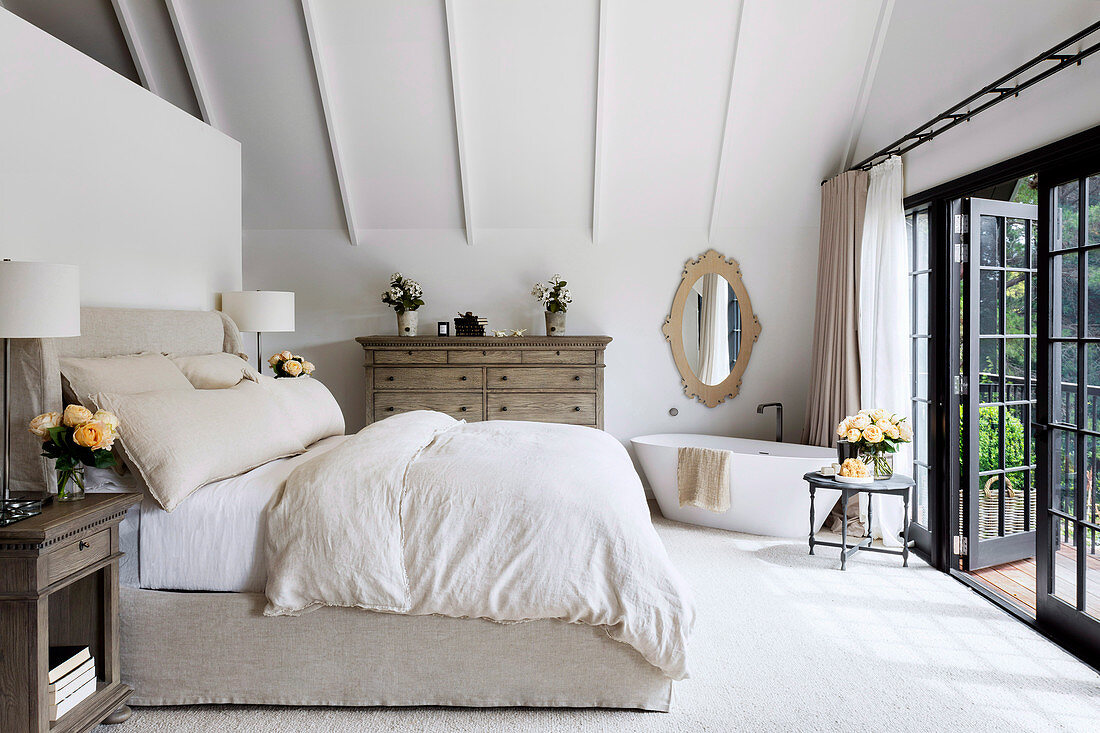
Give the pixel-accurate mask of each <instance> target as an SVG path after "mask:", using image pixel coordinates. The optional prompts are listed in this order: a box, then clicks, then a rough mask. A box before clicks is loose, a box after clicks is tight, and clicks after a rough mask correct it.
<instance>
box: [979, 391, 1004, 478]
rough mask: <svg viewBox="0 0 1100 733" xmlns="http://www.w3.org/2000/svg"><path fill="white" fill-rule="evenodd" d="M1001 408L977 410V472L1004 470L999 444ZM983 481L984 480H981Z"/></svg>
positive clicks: (988, 407) (990, 407) (1000, 444)
mask: <svg viewBox="0 0 1100 733" xmlns="http://www.w3.org/2000/svg"><path fill="white" fill-rule="evenodd" d="M1003 412H1004V408H1003V407H993V406H986V407H980V408H978V471H999V470H1001V469H1002V468H1004V465H1003V464H1002V463H1001V460H1002V451H1001V447H1002V443H1001V417H1002V414H1003ZM981 481H983V482H984V481H985V479H984V478H983V479H981Z"/></svg>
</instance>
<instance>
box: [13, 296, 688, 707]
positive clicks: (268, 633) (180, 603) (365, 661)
mask: <svg viewBox="0 0 1100 733" xmlns="http://www.w3.org/2000/svg"><path fill="white" fill-rule="evenodd" d="M82 334H83V335H81V336H80V337H77V338H73V339H57V340H46V341H24V342H19V344H18V345H17V348H16V349H15V351H14V354H13V376H14V377H15V380H16V387H15V389H14V390H13V391H15V392H17V393H18V394H19V395H20V398H19V399H17V401H16V404H15V406H14V413H15V414H14V422H15V424H19V423H20V422H22V421H23V420H29V419H30V417H32V416H33V415H35V414H37V413H39V412H43V411H45V410H47V409H57V406H58V405H59V404H60V402H61V383H60V376H59V371H58V359H59V358H61V357H64V356H94V357H101V356H112V355H121V354H136V353H139V352H174V353H182V354H189V353H190V354H205V353H210V352H215V351H224V352H227V353H237V352H239V351H240V349H241V346H240V334H239V332H238V331H237V328H236V326H235V325H234V324H233V323H232V322H231V321H229V320H228V319H227V318H225V317H224V316H223V315H222V314H220V313H216V312H190V311H147V310H130V309H95V308H92V309H84V311H83V313H82ZM342 440H343V438H331V439H328V440H327V441H322V442H321V443H318V444H315V445H313V446H310V448H309V450H308V451H307V453H306V454H304V455H301V456H297V457H293V458H286V459H281V460H279V461H273V462H271V463H268V464H265V465H264V466H262V467H260V468H258V469H254V470H253V471H251V472H249V473H248V474H245V475H243V476H239V477H235V478H232V479H228V480H226V481H222V482H215V483H212V484H209V485H206V486H204V487H202V488H201V489H199V490H198V491H196V492H195V493H194V495H193V496H192V497H190V498H189V499H188V500H187V502H185V503H184V504H182V505H181V506H180V507H179V508H177V509H176V511H174V512H173V513H171V514H168V513H165V512H163V511H161V510H160V509H159V508H157V507H156V506H154V505H152V504H151V500H150V499H149V498H148V497H147V498H146V499H145V500H143V503H142V505H141V506H140V507H135V508H134V510H132V513H131V515H129V516H128V517H127V520H126V522H125V525H124V540H123V541H124V547H123V549H124V550H125V551H127V552H128V554H127V557H126V559H125V562H124V567H123V573H122V575H123V587H122V588H121V590H120V609H121V610H120V631H121V653H122V660H121V662H122V670H123V679H124V680H125V681H126V682H127V683H128V684H130V685H131V686H132V687H133V688H134V690H135V693H134V695H133V698H132V701H131V702H132V704H135V705H183V704H199V703H241V704H272V705H455V706H554V707H609V708H635V709H642V710H656V711H667V710H668V709H669V706H670V701H671V695H672V680H671V679H670V677H669V676H668V675H666V674H665V673H664V672H662V670H660V669H658V668H657V667H655V666H653V665H652V664H650V663H649V662H647V661H646V659H645V658H643V656H642V655H641V654H640V653H639V652H638V651H636V650H635V649H634V648H633V647H631V646H629V645H628V644H625V643H621V642H619V641H616V640H614V639H612V638H611V637H610V636H609V635H608V633H606V632H605V630H603V629H601V628H599V627H596V626H590V625H585V624H580V623H565V622H563V621H558V620H534V621H528V622H525V623H508V624H502V623H494V622H492V621H487V620H483V619H478V618H451V617H446V616H439V615H401V614H395V613H378V612H373V611H365V610H361V609H356V608H330V607H324V608H319V609H317V610H314V611H312V612H310V613H306V614H304V615H300V616H265V615H264V613H263V611H264V607H265V602H266V599H265V595H264V593H263V580H264V578H263V572H262V568H261V566H262V554H263V553H262V551H261V542H260V537H261V535H262V531H263V529H262V523H263V521H264V516H265V512H266V508H267V506H268V503H269V502H270V498H271V496H272V495H273V493H274V491H275V490H276V488H277V485H278V483H279V481H280V480H282V479H283V478H285V476H286V475H287V474H288V473H289V472H290V471H291V470H293V468H294V467H295V466H296V465H300V464H301V463H302V462H303V461H305V460H308V459H309V458H311V457H313V456H315V455H317V453H318V452H324V451H327V450H332V449H334V448H335V447H337V446H339V444H340V443H341V441H342ZM21 446H22V443H21V442H19V441H17V445H16V449H17V455H16V459H17V460H16V461H15V462H14V463H15V465H16V466H19V467H20V471H21V473H18V474H13V481H14V482H15V484H16V486H17V488H31V487H33V486H41V484H42V483H43V482H46V483H47V484H52V483H53V476H52V472H51V471H50V470H49V467H48V466H45V465H44V462H43V461H40V460H35V459H34V455H33V454H26V448H25V447H23V450H24V453H25V454H24V455H19V454H18V450H19V449H20V448H21ZM108 483H109V482H108ZM103 488H104V489H105V490H111V487H110V486H104V487H103ZM200 530H201V531H200ZM198 537H202V540H201V541H199V540H197V539H196V538H198Z"/></svg>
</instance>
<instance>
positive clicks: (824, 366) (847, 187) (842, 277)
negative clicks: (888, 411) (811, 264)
mask: <svg viewBox="0 0 1100 733" xmlns="http://www.w3.org/2000/svg"><path fill="white" fill-rule="evenodd" d="M866 208H867V173H866V172H865V171H848V172H846V173H842V174H840V175H839V176H837V177H835V178H832V179H830V180H828V181H826V182H825V183H824V184H822V186H821V244H820V254H819V256H818V264H817V308H816V316H815V319H814V343H813V352H812V355H811V360H810V396H809V400H808V404H807V406H806V425H805V427H804V428H803V430H802V442H803V443H807V444H809V445H823V446H833V445H836V425H837V423H838V422H840V420H842V419H843V418H844V417H845V416H846V415H851V414H853V413H855V412H857V411H858V410H859V396H860V393H859V389H860V381H859V380H860V374H859V340H858V335H857V329H858V326H859V261H860V242H861V240H862V239H863V217H864V212H865V210H866Z"/></svg>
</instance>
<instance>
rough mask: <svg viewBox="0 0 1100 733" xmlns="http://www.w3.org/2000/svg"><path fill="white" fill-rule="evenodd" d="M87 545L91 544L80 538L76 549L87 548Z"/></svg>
mask: <svg viewBox="0 0 1100 733" xmlns="http://www.w3.org/2000/svg"><path fill="white" fill-rule="evenodd" d="M88 547H91V545H89V544H88V543H87V542H85V541H84V540H81V541H80V542H78V543H77V545H76V549H78V550H83V549H85V548H88Z"/></svg>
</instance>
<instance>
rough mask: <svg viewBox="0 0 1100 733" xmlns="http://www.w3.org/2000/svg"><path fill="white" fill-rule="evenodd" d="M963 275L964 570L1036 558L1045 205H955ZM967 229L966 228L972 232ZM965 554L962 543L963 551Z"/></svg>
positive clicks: (972, 201) (981, 201)
mask: <svg viewBox="0 0 1100 733" xmlns="http://www.w3.org/2000/svg"><path fill="white" fill-rule="evenodd" d="M954 208H955V211H956V212H957V213H958V214H960V215H961V216H959V217H956V219H955V221H957V222H960V224H959V226H956V233H957V234H958V235H959V236H958V237H957V240H956V241H957V243H958V247H959V249H960V255H962V254H964V253H965V256H962V257H960V259H962V260H964V261H965V262H966V264H965V265H964V266H963V267H962V269H961V274H962V277H963V280H964V284H962V289H961V292H960V299H959V301H956V302H959V303H960V315H961V319H960V320H961V330H962V339H961V359H960V361H961V363H960V366H961V367H962V369H961V372H962V373H961V374H960V380H961V381H962V382H963V384H962V385H960V389H959V390H958V391H959V392H960V393H962V395H960V398H959V402H960V408H961V409H960V416H961V431H960V433H961V434H960V443H959V447H960V454H961V457H962V461H961V469H962V475H961V477H960V478H961V481H960V486H959V489H960V490H959V494H958V497H957V499H958V503H959V520H960V521H959V525H960V535H961V536H962V537H965V540H966V545H965V551H960V552H958V554H959V556H960V557H961V558H962V560H963V566H964V567H963V569H964V570H967V571H974V570H979V569H981V568H986V567H990V566H992V565H1000V564H1003V563H1008V562H1014V561H1017V560H1022V559H1024V558H1030V557H1034V556H1035V541H1036V532H1035V506H1036V490H1035V489H1036V481H1035V463H1034V456H1035V450H1034V440H1033V434H1032V427H1031V426H1032V422H1033V412H1034V406H1035V399H1036V387H1037V382H1036V375H1035V372H1036V369H1035V366H1036V351H1035V349H1036V343H1035V341H1036V331H1037V328H1036V326H1037V319H1036V305H1037V299H1036V282H1035V279H1036V278H1035V273H1036V267H1037V264H1038V263H1037V259H1038V245H1037V239H1038V219H1039V208H1038V207H1037V206H1035V205H1033V204H1022V203H1014V202H1008V201H994V200H989V199H980V198H970V199H962V200H959V201H957V202H956V203H955V207H954ZM967 229H968V230H969V231H966V230H967ZM960 550H961V548H960Z"/></svg>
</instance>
